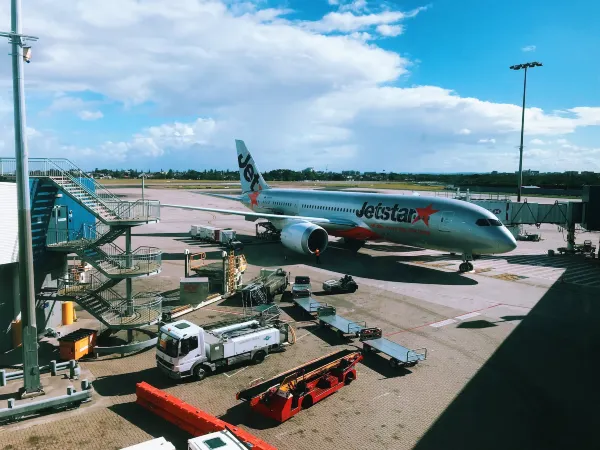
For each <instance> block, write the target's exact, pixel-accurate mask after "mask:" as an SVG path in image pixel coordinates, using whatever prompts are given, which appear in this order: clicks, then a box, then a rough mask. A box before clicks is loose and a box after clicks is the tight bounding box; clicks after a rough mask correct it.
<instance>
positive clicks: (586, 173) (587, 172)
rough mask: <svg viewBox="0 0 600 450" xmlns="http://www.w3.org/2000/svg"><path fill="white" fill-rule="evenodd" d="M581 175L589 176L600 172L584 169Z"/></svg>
mask: <svg viewBox="0 0 600 450" xmlns="http://www.w3.org/2000/svg"><path fill="white" fill-rule="evenodd" d="M581 175H583V176H586V177H589V176H593V175H598V174H597V173H596V172H590V171H589V170H584V171H583V172H581Z"/></svg>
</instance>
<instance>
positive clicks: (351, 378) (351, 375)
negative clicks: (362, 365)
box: [344, 372, 354, 386]
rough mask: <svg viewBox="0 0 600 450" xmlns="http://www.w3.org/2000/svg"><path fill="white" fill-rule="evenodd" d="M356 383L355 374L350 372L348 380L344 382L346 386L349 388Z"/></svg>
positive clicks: (347, 376)
mask: <svg viewBox="0 0 600 450" xmlns="http://www.w3.org/2000/svg"><path fill="white" fill-rule="evenodd" d="M353 381H354V374H353V373H352V372H348V374H347V375H346V379H345V380H344V384H345V385H346V386H348V385H349V384H350V383H352V382H353Z"/></svg>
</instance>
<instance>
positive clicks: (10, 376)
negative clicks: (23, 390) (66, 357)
mask: <svg viewBox="0 0 600 450" xmlns="http://www.w3.org/2000/svg"><path fill="white" fill-rule="evenodd" d="M67 369H69V378H71V379H73V378H76V377H77V376H79V364H78V363H77V361H75V360H74V359H72V360H70V361H65V362H59V363H57V362H56V361H55V360H52V361H50V364H49V365H47V366H40V368H39V370H40V373H45V372H50V374H51V375H52V376H56V375H57V373H58V372H59V371H62V370H67ZM21 378H23V371H22V370H15V371H12V372H7V371H6V370H4V369H2V370H0V387H4V386H6V385H7V383H8V382H9V381H13V380H19V379H21Z"/></svg>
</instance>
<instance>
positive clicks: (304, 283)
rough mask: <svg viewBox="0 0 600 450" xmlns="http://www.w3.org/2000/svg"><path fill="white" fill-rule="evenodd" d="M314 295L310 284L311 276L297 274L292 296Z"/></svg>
mask: <svg viewBox="0 0 600 450" xmlns="http://www.w3.org/2000/svg"><path fill="white" fill-rule="evenodd" d="M311 295H312V288H311V285H310V277H307V276H297V277H296V278H294V284H292V297H294V298H296V297H310V296H311Z"/></svg>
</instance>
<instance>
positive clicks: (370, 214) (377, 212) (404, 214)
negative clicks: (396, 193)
mask: <svg viewBox="0 0 600 450" xmlns="http://www.w3.org/2000/svg"><path fill="white" fill-rule="evenodd" d="M434 211H435V210H434ZM435 212H437V211H435ZM356 217H364V218H366V219H372V218H375V219H377V220H389V221H392V222H403V223H416V222H418V221H419V219H423V218H422V217H419V215H418V212H417V210H416V209H413V208H401V207H400V206H399V205H398V204H397V203H396V204H395V205H394V206H383V204H382V203H378V204H377V205H369V202H365V203H364V204H363V205H362V208H361V209H357V210H356ZM427 219H428V218H427ZM423 222H425V224H426V225H427V226H429V221H428V220H427V221H425V220H424V221H423Z"/></svg>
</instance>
